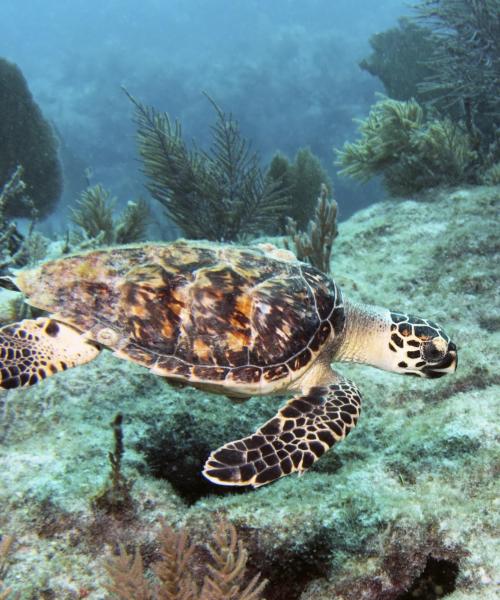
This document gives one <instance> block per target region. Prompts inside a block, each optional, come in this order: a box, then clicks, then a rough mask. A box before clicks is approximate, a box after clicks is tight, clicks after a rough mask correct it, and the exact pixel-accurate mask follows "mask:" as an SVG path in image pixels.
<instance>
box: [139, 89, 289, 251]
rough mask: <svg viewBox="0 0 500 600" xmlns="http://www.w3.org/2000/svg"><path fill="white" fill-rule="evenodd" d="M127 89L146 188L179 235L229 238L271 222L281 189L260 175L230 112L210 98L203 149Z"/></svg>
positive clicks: (280, 210) (279, 207)
mask: <svg viewBox="0 0 500 600" xmlns="http://www.w3.org/2000/svg"><path fill="white" fill-rule="evenodd" d="M127 94H128V92H127ZM128 95H129V98H130V99H131V101H132V102H133V103H134V106H135V109H136V111H135V122H136V124H137V140H138V146H139V154H140V155H141V158H142V160H143V171H144V173H145V175H146V177H147V178H148V184H147V188H148V190H149V191H150V193H151V195H152V196H153V198H155V199H156V200H157V201H158V202H159V203H160V204H161V205H162V206H164V207H165V209H166V210H167V213H168V216H169V217H170V218H171V219H172V220H173V221H174V223H175V224H176V225H177V226H178V227H179V228H180V229H181V231H182V232H183V233H184V235H186V236H187V237H189V238H191V239H203V238H205V239H209V240H214V241H232V240H236V239H239V238H241V237H244V236H247V235H254V234H257V233H259V234H260V233H262V232H263V231H269V230H270V229H272V228H273V226H274V227H275V228H276V225H277V224H278V223H279V221H280V218H281V217H282V215H283V214H284V212H285V211H286V209H287V205H286V199H287V198H286V195H285V194H284V193H283V190H282V189H281V187H280V186H278V185H276V184H275V183H271V182H270V181H269V180H267V179H265V178H264V177H263V175H262V172H261V170H260V167H259V159H258V156H257V155H256V154H254V153H252V152H251V151H250V147H249V144H248V142H247V141H246V140H245V139H244V138H242V137H241V133H240V130H239V126H238V123H237V121H235V119H234V118H233V117H232V115H230V114H229V115H228V114H226V113H225V112H223V111H222V109H221V108H220V107H219V106H218V105H217V104H216V103H215V102H213V101H212V100H211V99H210V101H211V103H212V105H213V107H214V109H215V112H216V116H217V120H216V123H215V124H214V126H213V127H212V133H213V144H212V147H211V149H210V150H209V151H208V152H203V151H201V150H198V149H196V148H193V149H189V148H188V146H187V145H186V143H185V141H184V140H183V137H182V130H181V126H180V123H178V122H175V123H172V122H171V121H170V119H169V117H168V115H167V114H166V113H160V112H157V111H156V110H155V109H154V108H150V107H147V106H144V105H143V104H141V103H140V102H138V101H137V100H136V99H135V98H133V97H132V96H130V94H128Z"/></svg>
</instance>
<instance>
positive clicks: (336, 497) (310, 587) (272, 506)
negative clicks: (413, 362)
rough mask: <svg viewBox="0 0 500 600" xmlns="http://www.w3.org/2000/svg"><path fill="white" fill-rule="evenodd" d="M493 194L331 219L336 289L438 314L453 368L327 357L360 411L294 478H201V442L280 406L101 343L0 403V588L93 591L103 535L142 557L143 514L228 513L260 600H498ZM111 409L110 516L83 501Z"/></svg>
mask: <svg viewBox="0 0 500 600" xmlns="http://www.w3.org/2000/svg"><path fill="white" fill-rule="evenodd" d="M499 205H500V188H499V187H479V188H470V189H461V190H456V191H452V192H444V191H443V192H429V193H428V194H427V196H425V197H424V198H422V199H419V200H407V201H387V202H382V203H379V204H376V205H373V206H371V207H370V208H368V209H366V210H363V211H360V212H359V213H357V214H356V215H354V216H353V217H352V218H351V219H350V220H349V221H347V222H344V223H341V225H340V234H339V237H338V239H337V240H336V242H335V245H334V250H333V258H332V272H333V274H334V277H335V279H336V281H337V282H338V283H339V284H340V285H341V287H342V288H343V290H344V293H345V294H346V295H348V296H349V297H350V298H351V299H353V300H359V301H362V302H370V303H374V304H380V305H382V306H387V307H390V308H394V309H399V310H404V311H409V312H412V313H414V314H421V315H423V316H426V317H429V318H431V319H433V320H436V321H438V322H439V323H441V324H442V325H443V326H444V327H445V329H446V331H447V332H448V333H449V334H450V335H451V337H452V338H453V339H454V341H455V342H456V343H457V346H458V348H459V364H458V370H457V372H456V374H455V375H453V376H448V377H444V378H442V379H439V380H431V381H424V380H421V379H417V378H405V377H401V376H398V375H395V374H389V373H383V372H380V371H377V370H375V369H373V368H370V367H366V366H361V365H338V370H339V371H341V372H342V373H343V374H346V375H348V376H349V377H350V378H352V379H354V380H355V381H356V383H357V384H358V386H359V387H360V389H361V391H362V394H363V397H364V407H363V413H362V416H361V419H360V421H359V424H358V426H357V428H356V429H355V430H354V432H353V433H351V435H350V436H349V437H348V438H347V439H346V440H345V441H344V442H342V443H341V444H339V445H338V446H336V447H335V448H334V449H333V450H331V451H330V452H329V453H328V454H326V455H325V456H324V457H323V458H322V459H321V460H320V461H319V462H318V463H317V465H315V467H314V468H312V469H311V470H310V471H308V472H307V473H306V474H305V475H304V476H302V477H296V476H290V477H286V478H284V479H282V480H279V481H278V482H277V483H275V484H272V485H269V486H264V487H263V488H260V489H258V490H251V491H249V492H247V493H234V492H231V491H228V490H224V489H222V490H221V489H220V488H215V487H214V486H211V485H208V484H206V483H205V482H204V481H203V480H202V478H201V475H200V471H201V469H202V466H203V461H204V458H205V457H206V454H207V453H208V451H209V450H210V449H213V448H215V447H216V446H217V445H218V444H220V443H222V442H225V441H230V440H231V439H235V437H237V436H239V435H242V434H245V433H249V432H250V431H252V429H253V428H254V427H255V426H257V425H258V424H259V423H263V422H264V421H265V420H266V419H267V418H269V416H270V415H272V414H273V413H274V412H275V411H276V408H277V406H279V404H280V403H282V402H283V400H284V399H283V398H272V399H270V398H253V399H251V400H249V401H248V402H246V403H243V404H233V403H231V402H230V401H229V400H228V399H226V398H223V397H217V396H211V395H209V394H207V393H202V392H199V391H196V390H194V389H191V388H184V389H173V388H171V387H169V386H167V385H166V384H165V383H164V382H163V381H162V380H161V379H160V378H157V377H154V376H152V375H151V374H149V373H148V372H147V371H146V370H144V369H141V368H139V367H137V366H135V365H132V364H130V363H127V362H123V361H120V360H118V359H115V358H114V357H113V356H111V355H110V353H103V354H102V355H101V356H100V357H99V358H98V359H97V360H96V361H94V362H93V363H90V364H88V365H86V366H83V367H80V368H77V369H73V370H71V371H68V372H66V373H64V374H61V375H58V376H56V377H52V378H50V379H49V380H47V381H45V382H43V383H41V384H40V385H38V386H35V387H34V388H30V389H27V390H22V391H10V392H7V393H5V394H4V395H2V396H1V397H0V533H1V534H2V535H5V534H13V535H15V536H16V542H15V544H14V548H13V551H12V553H11V555H10V557H9V565H10V566H9V569H8V572H7V576H6V584H8V585H9V586H11V587H12V588H13V589H14V590H15V591H17V592H18V593H19V594H20V597H21V598H26V599H28V598H56V599H66V598H67V599H70V598H71V599H73V598H82V597H87V598H91V599H92V598H93V599H100V598H108V597H110V596H109V594H108V592H107V591H106V590H105V588H104V586H103V584H105V583H106V582H107V581H108V579H107V574H106V571H105V568H104V564H105V560H106V557H107V556H109V554H110V552H111V551H112V549H113V548H114V547H115V545H116V544H117V543H120V542H122V543H125V544H127V545H128V547H129V548H132V547H133V546H136V547H140V548H141V550H142V552H143V554H144V556H145V557H146V560H145V562H146V564H147V565H149V564H150V563H151V562H154V560H155V556H154V548H155V535H156V533H157V531H158V529H159V519H160V517H163V518H164V519H165V520H166V521H167V522H169V523H171V524H173V525H174V526H179V525H183V526H186V527H187V528H188V529H189V530H190V531H191V532H192V534H193V536H194V537H195V538H196V539H198V540H206V533H205V532H206V531H207V529H210V528H211V525H212V523H213V522H214V520H215V518H216V513H218V514H224V515H225V516H226V517H227V518H228V519H229V520H231V521H232V522H233V523H234V524H235V525H236V527H237V529H238V532H239V534H240V537H241V539H242V540H243V542H244V544H245V546H246V548H247V549H248V551H249V566H250V571H251V572H252V573H255V572H257V571H261V572H262V574H263V575H264V576H265V577H266V578H267V579H268V580H269V583H268V585H267V587H266V590H265V592H264V597H265V598H267V600H274V599H283V600H285V599H286V600H294V599H301V600H312V599H315V600H332V599H338V600H359V599H366V600H409V599H410V598H422V599H424V600H428V599H433V598H441V597H446V598H449V599H450V600H465V599H468V600H489V599H490V598H491V599H493V598H497V597H498V596H497V593H498V588H497V587H496V585H497V582H495V578H498V574H499V573H500V564H499V562H500V560H499V552H498V547H497V546H496V545H495V541H496V538H497V536H498V530H499V529H498V527H499V523H498V514H500V510H499V506H498V473H499V462H500V461H499V458H500V456H499V451H498V422H499V421H498V398H499V392H500V377H499V374H498V364H499V355H500V309H499V304H498V289H499V275H500V269H499V266H498V265H499V262H498V260H499V256H498V253H499V248H500V236H499V235H498V224H497V219H498V209H499ZM118 411H119V412H121V413H122V414H123V415H124V427H123V431H124V443H125V454H124V457H123V472H124V474H125V476H126V477H127V478H128V479H129V481H131V482H132V483H133V486H132V489H131V494H132V497H133V499H134V503H135V508H134V511H133V512H132V513H131V514H130V515H129V516H128V517H127V518H118V517H116V516H113V515H108V514H103V513H102V512H99V511H98V510H96V509H95V503H94V502H93V500H94V499H95V497H96V496H97V495H98V493H99V491H100V490H101V489H102V487H103V485H104V484H105V483H106V480H107V478H108V474H109V470H110V466H109V460H108V453H109V452H110V451H111V450H112V449H113V432H112V428H111V426H110V423H111V421H112V420H113V418H114V416H115V415H116V413H117V412H118ZM93 506H94V508H92V507H93ZM148 552H149V555H148ZM148 556H149V560H148V558H147V557H148Z"/></svg>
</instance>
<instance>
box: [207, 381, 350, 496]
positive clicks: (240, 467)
mask: <svg viewBox="0 0 500 600" xmlns="http://www.w3.org/2000/svg"><path fill="white" fill-rule="evenodd" d="M360 408H361V396H360V395H359V392H358V389H357V388H356V386H355V385H354V384H352V383H351V382H349V381H347V380H346V379H343V378H338V377H337V378H336V379H335V382H334V383H330V384H327V385H324V386H321V385H320V386H314V387H312V388H310V389H309V390H308V391H307V393H306V394H305V395H303V396H296V397H295V398H292V399H291V400H290V401H289V402H288V403H287V404H286V406H284V407H283V408H282V409H280V411H279V412H278V414H277V415H276V416H275V417H273V418H272V419H271V420H269V421H268V422H267V423H265V424H264V425H263V426H262V427H260V429H258V430H257V431H256V432H255V433H254V434H253V435H250V436H248V437H246V438H243V439H241V440H236V441H234V442H230V443H229V444H226V445H224V446H222V447H221V448H219V449H218V450H215V452H212V453H211V454H210V456H209V458H208V460H207V462H206V463H205V468H204V470H203V475H204V476H205V477H206V478H207V479H209V480H210V481H212V482H214V483H218V484H219V485H252V486H253V487H259V486H261V485H264V484H265V483H270V482H271V481H274V480H275V479H279V478H280V477H283V476H284V475H288V474H289V473H293V472H294V471H299V472H302V471H305V470H306V469H308V468H309V467H310V466H311V465H312V464H313V463H314V462H315V461H316V460H317V459H318V458H319V457H320V456H321V455H322V454H324V453H325V452H326V451H327V450H329V449H330V448H331V447H332V446H333V444H335V443H336V442H338V441H340V440H342V439H343V438H344V437H345V436H346V435H347V434H348V433H349V431H350V430H351V429H352V428H353V427H354V426H355V425H356V422H357V420H358V417H359V413H360Z"/></svg>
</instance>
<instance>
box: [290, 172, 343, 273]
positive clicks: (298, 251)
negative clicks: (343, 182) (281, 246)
mask: <svg viewBox="0 0 500 600" xmlns="http://www.w3.org/2000/svg"><path fill="white" fill-rule="evenodd" d="M287 233H288V235H289V236H290V238H291V241H292V242H293V244H294V252H295V255H296V256H297V258H298V259H299V260H303V261H306V262H309V263H310V264H311V265H313V267H316V268H317V269H319V270H320V271H323V273H327V274H328V273H330V262H331V255H332V246H333V241H334V240H335V238H336V237H337V235H338V230H337V203H336V202H335V200H334V199H333V198H332V199H331V200H329V199H328V188H327V187H326V185H325V184H324V183H323V184H321V191H320V195H319V197H318V200H317V203H316V209H315V211H314V218H313V219H311V220H310V221H309V225H308V227H307V231H305V232H304V231H301V232H298V231H297V224H296V223H295V221H294V220H293V219H291V218H289V219H288V222H287ZM285 247H286V248H287V249H290V244H289V243H288V240H285Z"/></svg>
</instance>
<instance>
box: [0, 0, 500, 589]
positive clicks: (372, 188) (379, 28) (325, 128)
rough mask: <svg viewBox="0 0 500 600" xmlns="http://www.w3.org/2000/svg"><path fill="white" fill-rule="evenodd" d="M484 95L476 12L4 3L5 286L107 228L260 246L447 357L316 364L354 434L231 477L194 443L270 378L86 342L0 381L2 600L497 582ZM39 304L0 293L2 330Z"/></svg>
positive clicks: (0, 92)
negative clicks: (201, 373)
mask: <svg viewBox="0 0 500 600" xmlns="http://www.w3.org/2000/svg"><path fill="white" fill-rule="evenodd" d="M499 90H500V1H499V0H481V1H478V0H427V1H422V0H421V1H416V2H415V3H414V6H409V5H408V3H407V2H403V1H397V0H380V1H379V2H376V3H374V2H369V1H368V0H364V1H361V0H351V1H349V2H347V1H345V0H336V1H335V2H332V1H331V0H330V1H328V0H304V1H302V2H299V1H298V0H297V1H293V0H273V1H272V2H269V1H268V2H266V1H264V0H260V1H258V0H245V1H243V0H241V1H240V2H231V1H230V0H204V1H203V0H184V1H180V0H164V1H161V2H160V1H158V0H144V1H143V2H142V3H137V2H131V1H130V0H122V1H118V0H115V1H107V2H97V1H96V0H92V1H87V2H81V1H80V0H75V1H63V0H44V1H42V0H27V1H26V2H17V1H14V0H1V2H0V279H1V281H0V283H1V285H5V286H6V287H9V284H8V280H7V278H8V277H10V276H11V275H12V274H13V273H15V272H16V271H17V269H20V268H26V267H32V266H34V265H36V264H38V263H40V262H41V261H47V260H58V259H61V258H63V257H64V256H66V255H68V254H70V253H78V252H83V251H88V250H95V249H99V248H106V247H112V246H114V245H120V244H127V243H141V242H145V241H151V242H168V241H172V240H175V239H177V238H179V237H185V238H189V239H194V240H201V239H203V240H205V239H207V240H209V241H210V242H211V243H213V244H216V243H220V242H224V243H230V244H239V245H241V244H247V245H255V244H258V243H269V242H270V243H272V244H274V245H275V246H277V247H278V248H280V249H288V250H291V251H292V252H294V253H295V254H296V255H297V257H298V258H299V259H300V260H303V261H306V262H309V263H311V264H312V265H313V266H314V267H316V268H318V269H319V270H321V271H323V272H324V273H326V274H328V275H330V276H331V277H333V278H334V279H335V281H336V283H337V284H338V285H339V286H340V287H341V288H342V290H343V292H344V294H345V295H346V297H348V298H349V299H350V300H353V301H356V302H363V303H368V304H376V305H380V306H385V307H389V308H391V309H396V310H401V311H405V312H409V313H413V314H422V315H424V316H426V317H429V318H431V319H432V320H435V321H437V322H439V323H440V324H442V325H443V326H444V327H445V329H446V331H447V332H448V334H449V335H450V336H451V338H452V339H453V340H454V342H456V344H457V346H458V350H459V362H458V369H457V372H456V373H455V374H454V375H450V376H448V377H444V378H442V379H439V380H431V381H427V380H421V379H420V378H411V377H408V378H407V377H401V376H398V375H396V374H394V373H387V372H382V371H379V370H376V369H374V368H372V367H368V366H363V365H345V364H341V365H335V368H336V369H337V367H338V371H339V372H341V373H342V374H343V375H345V376H347V377H349V378H350V379H352V380H353V381H355V382H356V384H357V385H358V387H359V388H360V390H361V393H362V396H363V400H364V404H363V411H362V415H361V418H360V421H359V424H358V425H357V427H356V428H355V429H354V430H353V432H352V433H351V434H350V435H349V437H348V438H347V439H346V440H345V441H343V442H342V443H340V444H339V445H337V446H335V448H333V449H332V450H331V451H330V452H329V453H327V454H326V455H325V456H324V457H323V458H322V459H321V460H320V461H319V462H318V463H316V464H315V465H314V466H313V467H312V468H311V469H309V470H308V471H307V472H306V473H305V474H304V475H303V476H302V477H297V476H296V475H291V476H289V477H285V478H283V479H280V480H279V481H277V482H275V483H272V484H270V485H266V486H263V487H261V488H258V489H255V490H253V489H252V490H243V491H241V490H240V491H236V492H235V491H234V490H233V489H231V488H222V487H218V486H216V485H213V484H211V483H209V482H208V481H206V480H205V479H204V478H203V477H202V475H201V471H202V469H203V464H204V461H205V460H206V458H207V456H208V454H209V453H210V451H211V450H213V449H215V448H217V447H218V446H220V445H221V444H224V443H226V442H228V441H230V440H231V439H237V438H238V437H241V436H244V435H248V434H250V433H251V432H252V431H254V430H255V429H256V428H257V427H259V426H260V425H261V424H262V423H264V422H265V421H266V420H267V419H269V418H271V417H272V416H273V415H274V414H275V413H276V412H277V410H278V408H279V407H280V406H282V405H283V404H284V402H285V401H286V396H285V395H280V396H272V397H253V398H251V399H249V400H247V401H246V402H243V403H242V402H231V401H230V400H229V399H228V398H226V397H224V396H219V395H214V394H210V393H208V392H205V391H200V390H196V389H194V388H191V387H185V388H183V389H178V388H174V387H171V386H169V385H168V384H167V383H166V382H165V381H164V380H163V379H162V378H160V377H155V376H154V375H152V374H151V373H149V372H148V371H147V370H146V369H144V368H141V367H140V366H138V365H135V364H133V363H132V362H130V361H122V360H119V359H118V358H116V357H114V356H113V355H112V354H111V353H110V352H102V353H101V354H100V355H99V356H98V358H97V359H96V360H94V361H92V362H90V363H89V364H87V365H83V366H79V367H78V368H75V369H71V370H69V371H68V372H66V373H63V374H59V375H56V376H55V377H50V378H49V379H47V380H46V381H43V382H41V383H40V384H39V385H36V386H33V387H29V388H26V389H20V390H8V391H7V390H3V391H2V392H1V393H0V599H1V600H5V599H8V600H12V599H13V598H22V599H39V598H40V599H61V600H67V599H68V600H69V599H72V600H73V599H79V598H91V599H95V600H98V599H113V598H114V599H116V598H118V599H124V600H130V599H138V600H142V599H151V600H153V599H155V600H156V599H160V598H164V599H167V600H173V599H181V600H195V599H197V598H202V599H203V600H223V599H224V600H225V599H228V600H258V599H264V598H265V599H267V600H275V599H276V600H295V599H297V600H299V599H300V600H309V599H315V600H337V599H338V600H358V599H359V600H361V599H363V600H364V599H366V600H409V599H411V598H420V599H424V600H433V599H435V598H442V597H446V598H450V599H451V600H466V599H473V600H476V599H477V600H483V599H485V600H489V599H490V598H491V599H493V598H498V597H499V589H498V583H499V581H498V580H499V573H500V558H499V556H500V554H499V547H498V537H499V535H498V534H499V522H498V513H499V484H498V476H499V471H500V469H499V467H500V462H499V458H500V453H499V446H498V422H499V419H498V417H499V415H498V400H499V396H500V395H499V391H500V377H499V373H498V364H499V358H500V307H499V267H498V253H499V247H500V243H499V239H500V231H499V206H500V120H499V119H500V94H499ZM10 287H12V286H10ZM40 314H41V313H39V312H37V311H36V310H35V309H33V308H32V307H29V306H28V305H27V304H25V303H24V302H23V297H22V295H21V294H20V293H19V292H18V291H16V290H12V289H2V290H1V292H0V325H2V326H4V325H7V324H9V323H12V322H15V321H19V320H21V319H23V318H36V317H38V316H40Z"/></svg>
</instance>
